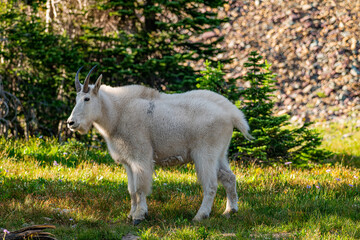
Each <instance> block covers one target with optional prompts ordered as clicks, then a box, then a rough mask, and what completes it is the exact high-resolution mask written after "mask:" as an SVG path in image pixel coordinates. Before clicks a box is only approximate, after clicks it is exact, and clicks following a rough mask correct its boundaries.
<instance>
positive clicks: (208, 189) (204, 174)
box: [193, 154, 218, 221]
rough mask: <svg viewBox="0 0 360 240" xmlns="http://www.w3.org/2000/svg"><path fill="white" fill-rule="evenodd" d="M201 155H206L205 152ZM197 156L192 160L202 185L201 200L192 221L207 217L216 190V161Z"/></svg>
mask: <svg viewBox="0 0 360 240" xmlns="http://www.w3.org/2000/svg"><path fill="white" fill-rule="evenodd" d="M203 156H206V155H205V154H204V155H203ZM203 156H199V157H198V158H197V159H195V160H194V162H195V167H196V173H197V177H198V179H199V181H200V183H201V184H202V187H203V195H204V196H203V201H202V203H201V206H200V209H199V211H198V212H197V213H196V215H195V217H194V219H193V221H201V220H202V219H204V218H208V217H209V215H210V212H211V208H212V205H213V202H214V198H215V195H216V191H217V186H218V184H217V174H216V173H217V167H218V166H217V162H216V161H212V159H210V160H209V159H204V158H203ZM208 156H209V155H208Z"/></svg>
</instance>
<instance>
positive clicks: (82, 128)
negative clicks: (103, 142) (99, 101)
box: [70, 124, 91, 135]
mask: <svg viewBox="0 0 360 240" xmlns="http://www.w3.org/2000/svg"><path fill="white" fill-rule="evenodd" d="M90 128H91V124H89V125H88V126H81V125H80V126H79V127H78V128H76V129H70V130H71V131H73V132H78V133H80V134H81V135H84V134H86V133H88V132H89V131H90Z"/></svg>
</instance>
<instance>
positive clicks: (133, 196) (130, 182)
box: [125, 165, 137, 219]
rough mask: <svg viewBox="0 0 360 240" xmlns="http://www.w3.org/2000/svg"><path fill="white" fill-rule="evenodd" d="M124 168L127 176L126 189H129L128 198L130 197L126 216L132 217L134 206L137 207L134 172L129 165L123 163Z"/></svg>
mask: <svg viewBox="0 0 360 240" xmlns="http://www.w3.org/2000/svg"><path fill="white" fill-rule="evenodd" d="M125 169H126V173H127V177H128V190H129V194H130V199H131V209H130V212H129V214H128V218H130V219H131V218H132V217H133V215H134V213H135V211H136V207H137V201H136V194H135V185H134V174H133V172H132V170H131V168H130V166H129V165H125Z"/></svg>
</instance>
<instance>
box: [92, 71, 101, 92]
mask: <svg viewBox="0 0 360 240" xmlns="http://www.w3.org/2000/svg"><path fill="white" fill-rule="evenodd" d="M101 79H102V74H101V75H100V76H99V77H98V79H97V80H96V83H95V86H94V89H93V93H95V94H97V93H98V91H99V88H100V86H101Z"/></svg>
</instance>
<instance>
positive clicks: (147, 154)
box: [67, 67, 252, 224]
mask: <svg viewBox="0 0 360 240" xmlns="http://www.w3.org/2000/svg"><path fill="white" fill-rule="evenodd" d="M94 68H95V67H93V68H92V69H91V70H90V72H89V73H88V75H87V77H86V78H85V81H84V85H82V84H80V81H79V72H80V70H81V68H80V69H79V70H78V71H77V73H76V77H75V87H76V91H77V96H76V105H75V107H74V109H73V111H72V113H71V115H70V117H69V118H68V120H67V125H68V127H69V128H70V129H71V130H72V131H78V132H79V133H81V134H85V133H86V132H88V131H89V130H90V128H91V127H92V125H93V126H94V127H95V128H96V129H97V130H98V131H99V133H100V134H101V135H102V136H103V137H104V139H105V141H106V143H107V146H108V150H109V153H110V155H111V156H112V158H113V159H114V161H115V162H116V163H119V164H120V163H121V164H123V165H124V166H125V168H126V172H127V176H128V190H129V193H130V197H131V210H130V213H129V218H132V220H133V222H134V224H138V223H140V222H141V221H142V220H143V219H144V218H145V215H146V214H147V211H148V207H147V204H146V196H147V195H148V194H149V193H150V191H151V185H152V174H153V171H154V164H157V165H160V166H172V165H178V164H184V163H188V162H194V164H195V168H196V173H197V177H198V180H199V181H200V183H201V184H202V187H203V200H202V203H201V206H200V209H199V211H198V212H197V214H196V216H195V217H194V219H193V220H194V221H200V220H202V219H204V218H206V217H208V216H209V214H210V212H211V208H212V205H213V201H214V198H215V194H216V190H217V185H218V180H219V182H221V183H222V185H223V186H224V187H225V190H226V195H227V203H226V209H225V212H224V214H230V213H231V212H236V211H237V210H238V206H237V200H238V197H237V192H236V178H235V175H234V174H233V173H232V171H231V170H230V167H229V163H228V159H227V151H228V147H229V143H230V140H231V137H232V132H233V128H234V127H236V128H237V129H239V130H240V131H241V132H242V134H243V135H244V136H245V137H246V138H247V139H252V136H251V135H250V134H249V125H248V123H247V121H246V119H245V117H244V114H243V113H242V112H241V111H240V110H238V109H237V107H236V106H235V105H234V104H232V103H231V102H230V101H229V100H227V99H226V98H225V97H223V96H221V95H219V94H217V93H214V92H211V91H207V90H194V91H189V92H186V93H181V94H165V93H160V92H158V91H157V90H154V89H151V88H147V87H144V86H139V85H130V86H124V87H115V88H114V87H109V86H106V85H101V79H102V75H100V76H99V78H98V79H97V81H96V83H95V84H94V85H89V79H90V74H91V72H92V70H93V69H94Z"/></svg>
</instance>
